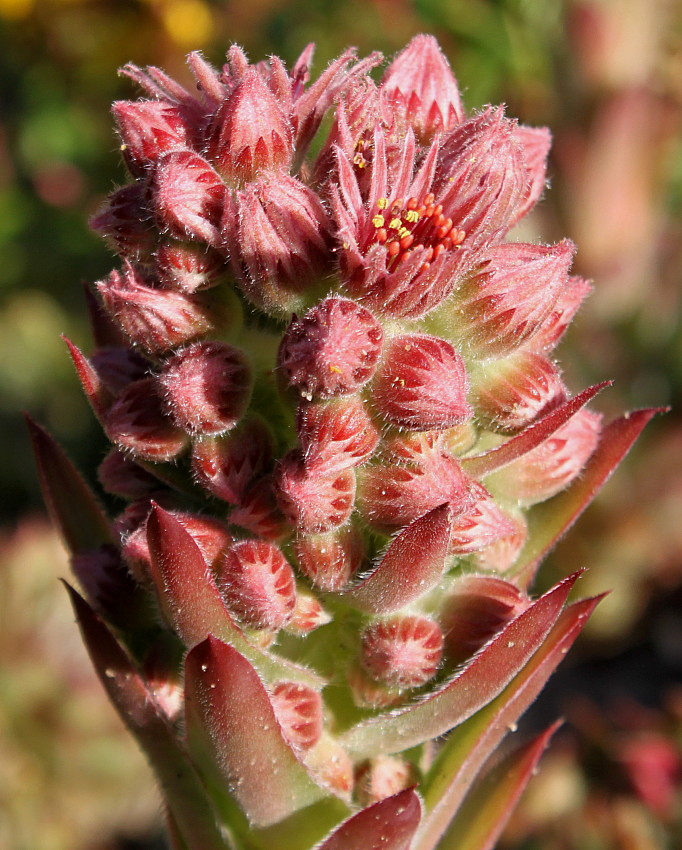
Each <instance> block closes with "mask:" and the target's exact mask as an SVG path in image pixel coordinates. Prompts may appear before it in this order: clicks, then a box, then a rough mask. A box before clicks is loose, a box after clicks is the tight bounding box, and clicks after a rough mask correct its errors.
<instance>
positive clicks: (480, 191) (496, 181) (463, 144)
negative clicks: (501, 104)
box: [434, 108, 527, 249]
mask: <svg viewBox="0 0 682 850" xmlns="http://www.w3.org/2000/svg"><path fill="white" fill-rule="evenodd" d="M515 129H516V125H515V123H514V122H513V121H510V120H509V119H507V118H505V117H504V111H503V109H502V108H498V109H487V110H486V111H484V112H482V113H480V114H479V115H475V116H474V117H473V118H470V119H469V120H467V121H464V122H463V123H462V124H459V125H458V126H457V127H455V128H454V130H452V131H451V132H450V133H449V134H448V135H447V136H446V137H445V139H444V141H443V146H442V148H441V152H440V162H439V170H438V179H437V182H436V184H435V188H434V193H435V195H436V196H437V197H439V198H440V202H441V204H442V205H443V207H444V208H445V209H447V211H448V213H447V214H448V216H449V217H450V218H451V219H452V220H453V221H454V222H456V225H457V227H458V228H459V229H460V230H463V231H464V232H465V233H466V243H465V244H466V246H467V247H468V248H469V249H477V248H480V247H482V246H484V245H489V244H490V243H491V242H493V241H494V240H495V239H498V238H499V237H500V236H501V235H503V234H504V233H506V232H507V231H508V230H509V228H510V227H511V225H512V223H513V221H514V219H515V216H516V212H517V209H518V207H519V203H521V201H522V198H523V195H524V193H525V191H526V186H527V173H526V169H525V166H524V162H523V155H522V152H521V148H520V146H519V144H518V142H517V141H516V139H515V136H514V134H515Z"/></svg>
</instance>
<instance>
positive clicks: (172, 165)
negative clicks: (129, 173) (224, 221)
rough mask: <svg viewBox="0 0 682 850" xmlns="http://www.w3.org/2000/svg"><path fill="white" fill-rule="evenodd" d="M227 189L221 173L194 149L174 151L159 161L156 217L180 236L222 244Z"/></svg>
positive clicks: (154, 195)
mask: <svg viewBox="0 0 682 850" xmlns="http://www.w3.org/2000/svg"><path fill="white" fill-rule="evenodd" d="M225 192H226V187H225V184H224V183H223V181H222V179H221V177H220V175H219V174H218V173H217V172H216V171H215V170H214V169H213V168H212V166H211V165H210V163H208V162H207V161H206V160H205V159H204V158H203V157H202V156H199V154H198V153H195V152H194V151H190V150H182V151H172V152H170V153H167V154H164V155H163V156H162V157H161V158H160V159H159V161H158V162H157V164H156V168H155V171H154V178H153V185H152V198H153V205H154V209H155V211H156V217H157V219H158V221H159V224H160V225H161V226H162V227H163V228H165V229H166V230H167V231H168V232H169V233H170V235H171V236H174V237H175V238H176V239H198V240H200V241H202V242H207V243H208V244H209V245H214V246H218V245H220V244H221V241H222V240H221V237H220V230H219V226H220V220H221V218H222V214H223V205H224V203H225Z"/></svg>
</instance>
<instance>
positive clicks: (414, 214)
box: [405, 210, 419, 221]
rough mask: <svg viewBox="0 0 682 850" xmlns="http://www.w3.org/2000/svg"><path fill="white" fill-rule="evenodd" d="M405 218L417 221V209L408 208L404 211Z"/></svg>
mask: <svg viewBox="0 0 682 850" xmlns="http://www.w3.org/2000/svg"><path fill="white" fill-rule="evenodd" d="M405 218H406V219H407V220H408V221H419V213H418V212H417V210H408V211H407V212H406V213H405Z"/></svg>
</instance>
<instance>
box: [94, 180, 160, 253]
mask: <svg viewBox="0 0 682 850" xmlns="http://www.w3.org/2000/svg"><path fill="white" fill-rule="evenodd" d="M152 224H153V215H152V213H151V210H150V195H149V187H148V186H147V184H146V183H143V182H140V181H138V182H137V183H130V184H129V185H127V186H122V187H121V188H120V189H116V190H115V191H113V192H112V193H111V194H110V195H109V197H108V198H107V200H106V202H105V204H104V205H103V206H102V208H101V209H100V210H99V212H97V213H96V214H95V215H94V216H93V217H92V218H91V219H90V227H91V228H92V229H93V230H94V231H95V232H96V233H99V234H100V235H101V236H103V237H104V238H105V239H106V240H107V242H108V243H109V244H110V246H111V247H112V248H113V250H114V251H116V253H117V254H121V255H123V256H124V257H131V258H133V259H141V260H142V259H146V258H148V257H150V256H151V254H152V252H153V250H154V246H155V244H156V232H155V230H154V229H153V227H152Z"/></svg>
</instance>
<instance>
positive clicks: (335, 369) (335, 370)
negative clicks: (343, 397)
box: [329, 363, 341, 375]
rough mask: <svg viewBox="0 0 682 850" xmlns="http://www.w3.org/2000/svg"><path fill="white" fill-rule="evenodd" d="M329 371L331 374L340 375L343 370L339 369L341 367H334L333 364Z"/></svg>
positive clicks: (330, 365)
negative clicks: (336, 373)
mask: <svg viewBox="0 0 682 850" xmlns="http://www.w3.org/2000/svg"><path fill="white" fill-rule="evenodd" d="M329 371H330V372H338V374H339V375H340V374H341V370H340V369H339V367H338V366H334V365H333V364H332V363H330V364H329Z"/></svg>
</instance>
